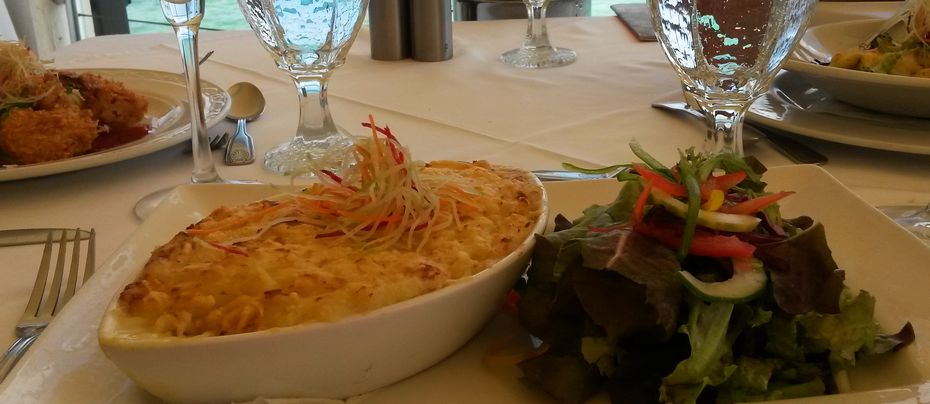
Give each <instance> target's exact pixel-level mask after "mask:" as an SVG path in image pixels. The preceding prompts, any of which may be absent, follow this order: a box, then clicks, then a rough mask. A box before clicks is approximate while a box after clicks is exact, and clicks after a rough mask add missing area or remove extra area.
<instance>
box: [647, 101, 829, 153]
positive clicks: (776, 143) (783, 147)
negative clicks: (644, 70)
mask: <svg viewBox="0 0 930 404" xmlns="http://www.w3.org/2000/svg"><path fill="white" fill-rule="evenodd" d="M652 106H653V107H654V108H659V109H667V110H672V111H680V112H684V113H687V114H688V115H691V116H694V117H697V118H700V119H704V114H703V113H701V112H699V111H695V110H694V109H692V108H691V107H689V106H688V104H687V103H685V102H684V101H672V102H656V103H653V104H652ZM743 125H745V126H746V127H748V128H752V129H755V130H756V131H758V132H759V133H760V134H761V135H762V136H765V137H766V138H767V139H768V140H769V142H770V143H771V144H772V146H773V147H775V149H776V150H778V151H779V152H781V153H782V154H784V155H785V157H788V159H790V160H791V161H793V162H795V163H798V164H816V165H823V164H826V163H827V156H824V155H823V154H821V153H820V152H818V151H817V150H814V149H812V148H811V147H810V146H807V145H805V144H803V143H801V142H799V141H797V140H794V139H792V138H791V137H790V135H787V134H785V133H783V132H781V131H779V130H778V129H774V128H769V127H765V126H759V125H752V124H750V123H748V122H744V123H743Z"/></svg>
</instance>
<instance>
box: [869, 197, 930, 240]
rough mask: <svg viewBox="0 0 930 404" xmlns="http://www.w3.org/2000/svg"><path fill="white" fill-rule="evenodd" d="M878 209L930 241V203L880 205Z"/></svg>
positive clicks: (919, 236)
mask: <svg viewBox="0 0 930 404" xmlns="http://www.w3.org/2000/svg"><path fill="white" fill-rule="evenodd" d="M878 210H880V211H882V213H884V214H885V215H886V216H888V217H890V218H891V219H892V220H894V221H895V222H896V223H898V224H899V225H901V227H904V228H905V229H907V230H908V231H910V232H911V233H914V235H916V236H917V237H918V238H920V239H922V240H924V242H927V243H930V205H928V206H917V205H913V206H879V207H878Z"/></svg>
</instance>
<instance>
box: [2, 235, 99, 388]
mask: <svg viewBox="0 0 930 404" xmlns="http://www.w3.org/2000/svg"><path fill="white" fill-rule="evenodd" d="M67 233H68V232H66V231H62V232H61V238H60V239H59V240H58V242H57V243H55V244H57V245H58V254H57V258H56V260H55V273H54V275H53V276H52V283H51V285H49V288H48V291H47V292H48V293H46V283H47V280H48V270H49V267H50V266H51V258H52V250H53V249H54V244H53V243H52V232H49V233H48V236H47V237H46V240H45V251H44V252H43V253H42V262H41V263H40V264H39V273H38V274H37V275H36V282H35V285H34V286H33V287H32V295H31V296H29V303H27V304H26V310H25V312H23V316H22V317H21V318H20V319H19V323H17V324H16V341H15V342H13V344H12V345H10V347H9V348H8V349H7V350H6V353H4V354H3V358H0V382H3V379H5V378H6V376H7V375H8V374H9V373H10V371H11V370H13V367H14V366H15V365H16V362H18V361H19V358H20V357H22V356H23V354H24V353H25V352H26V350H28V349H29V347H30V346H31V345H32V343H33V342H35V340H36V338H38V336H39V334H41V333H42V331H43V330H45V327H46V326H47V325H48V323H49V322H50V321H51V320H52V317H54V316H55V315H56V314H58V312H59V311H61V308H62V307H64V306H65V304H67V303H68V300H70V299H71V297H72V296H74V292H75V291H76V290H77V289H78V288H79V287H80V286H82V285H83V284H84V283H86V282H87V279H88V278H90V276H91V275H93V273H94V248H95V238H96V237H95V235H96V234H95V232H94V230H93V229H91V231H90V236H89V237H88V241H87V252H86V254H85V255H86V258H85V262H84V273H83V276H79V275H78V273H79V270H80V262H81V231H80V229H77V231H75V232H74V238H73V239H72V240H70V243H69V242H68V240H67V239H66V235H67ZM68 244H70V245H71V260H70V264H69V269H68V273H67V274H65V261H66V257H67V255H68V254H67V250H68V248H67V247H68ZM65 276H67V278H65ZM79 278H80V284H78V280H79ZM65 281H67V285H66V286H65V290H64V293H62V291H61V285H62V283H63V282H65Z"/></svg>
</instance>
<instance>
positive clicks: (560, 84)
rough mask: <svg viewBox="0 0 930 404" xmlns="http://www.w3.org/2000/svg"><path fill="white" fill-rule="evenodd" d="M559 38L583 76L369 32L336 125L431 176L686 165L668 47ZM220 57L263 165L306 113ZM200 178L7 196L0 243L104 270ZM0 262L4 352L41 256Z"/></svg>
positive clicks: (493, 27) (896, 191)
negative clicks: (395, 54)
mask: <svg viewBox="0 0 930 404" xmlns="http://www.w3.org/2000/svg"><path fill="white" fill-rule="evenodd" d="M896 4H897V3H874V2H869V3H842V4H840V3H823V4H821V5H820V6H819V10H818V13H817V15H816V17H815V23H825V22H832V21H838V20H843V19H852V18H872V17H882V16H889V15H890V14H891V12H892V10H893V8H894V6H895V5H896ZM548 24H549V34H550V36H551V38H552V40H553V42H555V43H557V44H559V45H561V46H565V47H568V48H571V49H574V50H575V51H576V52H577V53H578V61H577V62H575V63H574V64H572V65H569V66H566V67H562V68H555V69H547V70H520V69H516V68H512V67H510V66H507V65H504V64H503V63H500V62H498V60H497V58H498V55H500V54H501V52H504V51H506V50H508V49H511V48H513V47H514V46H516V45H518V44H519V43H520V41H521V40H522V37H523V35H524V33H525V29H526V22H525V20H499V21H478V22H457V23H455V25H454V57H453V58H452V59H451V60H448V61H445V62H438V63H421V62H415V61H412V60H403V61H395V62H382V61H375V60H372V59H371V58H370V57H369V55H370V53H369V37H368V32H367V31H366V30H363V31H362V33H361V34H360V36H359V38H358V40H357V41H356V43H355V45H354V47H353V48H352V51H351V53H350V54H349V57H348V60H347V62H346V64H345V66H343V67H342V68H340V69H339V70H338V71H337V72H336V73H335V74H334V76H333V80H332V84H331V87H330V103H331V107H332V109H333V113H334V116H335V118H336V120H337V122H338V123H340V124H341V125H343V126H344V127H346V128H347V129H348V130H349V131H350V132H354V133H356V134H365V132H366V131H365V130H364V129H363V128H362V127H361V126H360V125H359V123H360V122H362V121H364V120H366V119H367V118H366V117H367V115H368V114H369V113H371V114H373V115H374V116H375V118H376V119H377V121H378V122H379V124H387V125H390V126H391V128H392V130H393V131H394V133H396V134H397V135H398V137H399V138H400V140H401V141H402V142H404V143H406V144H407V145H409V147H410V148H411V150H412V152H413V154H414V156H415V157H416V158H417V159H420V160H434V159H458V160H477V159H485V160H489V161H492V162H495V163H499V164H507V165H513V166H518V167H523V168H527V169H540V168H558V167H559V164H560V163H562V162H572V163H575V164H579V165H585V166H602V165H610V164H616V163H628V162H630V161H632V160H633V158H634V157H633V155H632V153H631V152H630V150H629V147H628V143H629V142H630V140H632V139H634V138H636V139H637V140H638V141H639V142H640V143H642V145H643V146H644V147H645V148H646V149H647V150H649V151H650V152H652V153H653V154H654V155H655V156H656V157H657V158H659V160H661V161H673V160H676V159H677V150H678V149H684V148H687V147H691V146H696V147H698V148H700V146H701V143H702V139H703V136H704V130H703V128H702V124H701V123H700V122H698V121H696V120H693V119H691V118H685V117H680V116H677V115H672V114H669V113H666V112H662V111H658V110H654V109H652V108H650V103H652V102H653V101H656V100H665V99H670V98H673V97H676V96H678V95H679V94H680V86H679V84H678V79H677V77H676V76H675V74H674V72H673V71H672V70H671V68H670V66H669V64H668V62H667V61H666V59H665V57H664V55H663V54H662V53H661V50H660V49H659V47H658V45H657V44H656V43H654V42H653V43H641V42H637V41H636V40H635V39H634V37H633V35H632V34H631V33H630V32H629V31H627V29H626V27H625V26H624V25H623V24H622V23H621V22H620V20H619V19H617V18H616V17H566V18H554V19H551V20H549V21H548ZM208 50H214V51H215V54H214V55H213V57H212V58H211V59H210V60H209V61H208V62H206V63H205V64H204V65H203V67H202V77H203V78H204V79H206V80H209V81H212V82H214V83H217V84H219V85H220V86H222V87H228V86H230V85H231V84H233V83H236V82H239V81H251V82H253V83H255V84H256V85H258V86H259V87H260V88H261V89H262V91H263V92H264V93H265V98H266V100H267V101H268V106H267V108H266V112H265V114H264V115H263V116H262V117H261V118H260V119H259V120H257V121H255V122H253V123H251V124H250V128H249V130H250V132H251V133H252V135H253V136H254V137H255V148H256V151H257V152H258V153H259V156H261V154H262V153H264V151H265V150H267V149H268V148H270V147H271V146H273V145H275V144H277V143H279V142H281V141H284V140H286V139H288V138H290V137H292V136H293V134H294V131H295V126H296V124H297V110H298V109H297V100H296V97H295V96H294V90H293V88H292V86H293V85H292V83H291V82H290V80H289V78H288V77H287V76H286V75H285V74H284V73H282V72H281V71H279V70H278V69H277V68H276V67H275V66H274V65H273V63H272V60H271V58H270V57H269V55H267V54H266V53H265V51H264V50H263V49H262V48H261V47H260V45H259V43H258V41H257V40H256V38H255V37H254V35H253V34H252V32H244V31H227V32H204V33H203V35H202V40H201V52H202V53H205V52H206V51H208ZM54 63H55V66H56V67H61V68H89V67H91V68H92V67H101V68H102V67H121V68H144V69H154V70H164V71H175V72H180V69H181V66H180V65H179V62H178V57H177V49H176V48H175V45H174V40H173V38H172V36H170V35H167V34H150V35H122V36H107V37H97V38H92V39H88V40H84V41H80V42H77V43H75V44H73V45H71V46H68V47H65V48H63V49H60V50H59V51H58V52H57V53H56V54H55V55H54ZM224 125H225V123H224ZM875 136H881V133H876V134H875ZM799 140H801V141H803V142H804V143H807V144H809V145H811V146H813V147H815V148H816V149H817V150H819V151H821V152H822V153H824V154H826V155H827V156H828V157H829V159H830V162H829V163H828V164H827V165H825V166H824V168H825V169H826V170H827V171H829V172H830V173H831V174H832V175H834V176H835V177H836V178H838V179H839V180H840V181H841V182H842V183H843V184H845V185H846V186H847V187H849V188H851V189H852V190H853V191H854V192H856V193H858V194H859V195H860V196H861V197H862V198H864V199H865V200H866V201H868V202H869V203H870V204H872V205H876V206H877V205H886V204H925V203H926V202H927V201H930V181H927V178H930V157H928V156H921V155H912V154H906V153H893V152H886V151H880V150H871V149H865V148H858V147H853V146H847V145H842V144H834V143H828V142H823V141H817V140H812V139H807V138H799ZM748 153H749V154H753V155H755V156H756V157H758V158H759V159H760V160H761V161H762V162H763V163H765V164H766V165H769V166H778V165H786V164H791V162H790V161H789V160H787V159H786V158H785V157H784V156H782V155H781V154H779V153H778V152H777V151H775V150H774V149H773V148H772V147H771V146H770V145H769V144H767V143H765V142H762V144H759V145H757V146H756V147H754V148H751V149H748ZM214 158H215V160H216V161H217V164H218V170H219V171H220V174H221V175H222V176H223V177H224V178H228V179H251V180H258V181H263V182H270V183H278V184H287V183H288V182H289V178H285V177H279V176H275V175H273V174H271V173H270V172H267V171H265V170H263V168H262V166H261V160H260V158H259V160H258V161H257V162H256V163H254V164H252V165H247V166H238V167H227V166H223V165H222V164H221V163H220V162H221V161H222V153H221V152H220V151H217V152H216V153H215V154H214ZM191 168H192V160H191V156H190V154H187V153H185V147H184V146H177V147H173V148H170V149H166V150H163V151H160V152H157V153H153V154H150V155H147V156H144V157H140V158H136V159H133V160H129V161H124V162H120V163H116V164H111V165H107V166H102V167H97V168H92V169H87V170H83V171H78V172H72V173H66V174H60V175H55V176H49V177H43V178H34V179H27V180H20V181H12V182H4V183H0V228H29V227H72V228H74V227H81V228H91V227H93V228H96V230H97V239H98V242H97V254H98V260H97V262H98V263H100V262H104V261H105V260H106V259H108V258H109V257H110V255H111V254H113V253H114V252H115V251H117V249H118V247H119V246H120V244H121V243H122V242H123V241H124V240H126V239H127V238H129V237H130V236H131V235H132V234H133V232H134V231H135V229H136V228H137V226H138V224H139V222H138V221H137V219H136V218H135V217H134V216H133V214H132V207H133V204H134V203H135V202H136V201H137V200H138V199H139V198H141V197H143V196H144V195H146V194H148V193H150V192H152V191H154V190H157V189H160V188H163V187H169V186H174V185H178V184H182V183H186V182H188V180H189V177H190V173H191ZM40 251H41V248H40ZM0 262H4V263H5V264H4V265H2V266H0V279H3V281H2V282H0V301H3V302H4V304H3V305H2V306H0V345H4V344H7V343H9V342H11V341H12V340H13V335H12V330H13V326H14V324H15V323H16V320H17V319H18V318H19V316H20V314H21V313H22V310H23V308H24V307H25V304H26V301H27V299H28V294H29V291H30V290H31V288H32V282H33V279H34V275H35V271H36V268H37V266H38V255H36V254H35V250H33V249H28V248H4V249H0ZM114 292H115V291H114ZM88 326H95V324H91V325H88ZM4 346H5V345H4ZM27 359H28V358H27Z"/></svg>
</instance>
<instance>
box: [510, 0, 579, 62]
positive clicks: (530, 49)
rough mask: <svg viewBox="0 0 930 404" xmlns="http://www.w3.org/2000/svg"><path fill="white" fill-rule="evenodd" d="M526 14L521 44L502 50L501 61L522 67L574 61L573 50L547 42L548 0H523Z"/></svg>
mask: <svg viewBox="0 0 930 404" xmlns="http://www.w3.org/2000/svg"><path fill="white" fill-rule="evenodd" d="M523 4H525V5H526V12H527V15H528V20H529V22H528V25H527V27H526V38H525V39H524V40H523V46H521V47H519V48H517V49H513V50H509V51H507V52H504V53H503V54H502V55H501V61H502V62H504V63H507V64H509V65H512V66H516V67H522V68H524V69H540V68H545V67H558V66H565V65H567V64H571V63H572V62H574V61H575V51H573V50H571V49H566V48H556V47H554V46H552V45H551V44H549V34H548V33H547V32H546V7H548V6H549V0H523Z"/></svg>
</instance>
